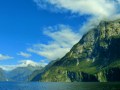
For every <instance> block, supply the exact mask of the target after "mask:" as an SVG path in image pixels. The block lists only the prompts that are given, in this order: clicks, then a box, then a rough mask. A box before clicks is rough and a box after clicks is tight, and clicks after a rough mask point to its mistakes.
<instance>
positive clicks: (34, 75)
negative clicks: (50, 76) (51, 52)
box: [29, 59, 59, 81]
mask: <svg viewBox="0 0 120 90" xmlns="http://www.w3.org/2000/svg"><path fill="white" fill-rule="evenodd" d="M58 60H59V59H57V60H53V61H51V62H50V63H49V64H48V65H47V66H45V67H44V68H42V69H38V70H35V71H34V72H33V73H32V74H31V75H30V76H29V81H31V80H33V81H37V80H39V79H40V76H41V75H42V74H43V73H45V72H46V71H47V70H49V68H50V67H51V66H52V65H53V64H54V63H55V62H57V61H58Z"/></svg>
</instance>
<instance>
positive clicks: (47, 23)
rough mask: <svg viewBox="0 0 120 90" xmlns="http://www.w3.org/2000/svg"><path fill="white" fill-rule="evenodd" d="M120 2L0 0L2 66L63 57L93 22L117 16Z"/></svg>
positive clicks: (0, 61) (0, 51) (108, 0)
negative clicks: (24, 61) (23, 61)
mask: <svg viewBox="0 0 120 90" xmlns="http://www.w3.org/2000/svg"><path fill="white" fill-rule="evenodd" d="M113 1H114V0H113ZM119 2H120V1H119V0H116V1H114V3H113V2H111V0H92V1H91V0H87V1H86V2H85V1H84V0H76V1H74V0H1V1H0V65H15V64H18V63H19V62H21V61H22V60H26V61H27V60H32V61H34V62H41V63H48V62H49V61H51V60H55V59H57V58H61V57H62V56H64V55H65V54H66V53H67V52H68V51H69V50H70V48H71V47H72V46H73V45H74V44H75V43H77V42H78V41H79V40H80V38H81V36H82V35H83V33H85V32H86V31H88V28H92V27H94V26H92V25H93V23H95V24H96V23H99V22H98V21H99V20H102V19H103V18H109V17H110V16H111V15H112V16H115V17H116V18H118V17H119V10H118V7H119ZM73 3H74V4H73ZM95 8H96V9H95ZM96 21H97V22H96Z"/></svg>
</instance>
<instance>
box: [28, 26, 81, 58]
mask: <svg viewBox="0 0 120 90" xmlns="http://www.w3.org/2000/svg"><path fill="white" fill-rule="evenodd" d="M44 34H45V35H47V36H49V37H50V38H51V39H52V41H50V42H49V43H48V44H35V45H33V47H32V48H28V51H30V52H33V53H36V54H38V55H40V56H43V57H45V58H46V59H48V60H56V59H57V58H61V57H63V56H64V55H65V54H66V53H67V52H68V51H69V50H70V49H71V47H72V46H73V45H74V44H76V43H77V42H78V41H79V40H80V38H81V35H79V34H77V33H75V32H73V31H72V29H71V28H70V27H69V26H64V25H59V26H55V27H48V28H46V29H45V31H44Z"/></svg>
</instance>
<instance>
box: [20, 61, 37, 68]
mask: <svg viewBox="0 0 120 90" xmlns="http://www.w3.org/2000/svg"><path fill="white" fill-rule="evenodd" d="M20 63H21V64H20V65H19V66H20V67H27V66H33V67H36V66H39V64H38V63H36V62H34V61H32V60H22V61H20Z"/></svg>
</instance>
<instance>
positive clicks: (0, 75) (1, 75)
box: [0, 68, 6, 81]
mask: <svg viewBox="0 0 120 90" xmlns="http://www.w3.org/2000/svg"><path fill="white" fill-rule="evenodd" d="M0 81H6V77H5V72H4V70H3V69H2V68H0Z"/></svg>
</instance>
